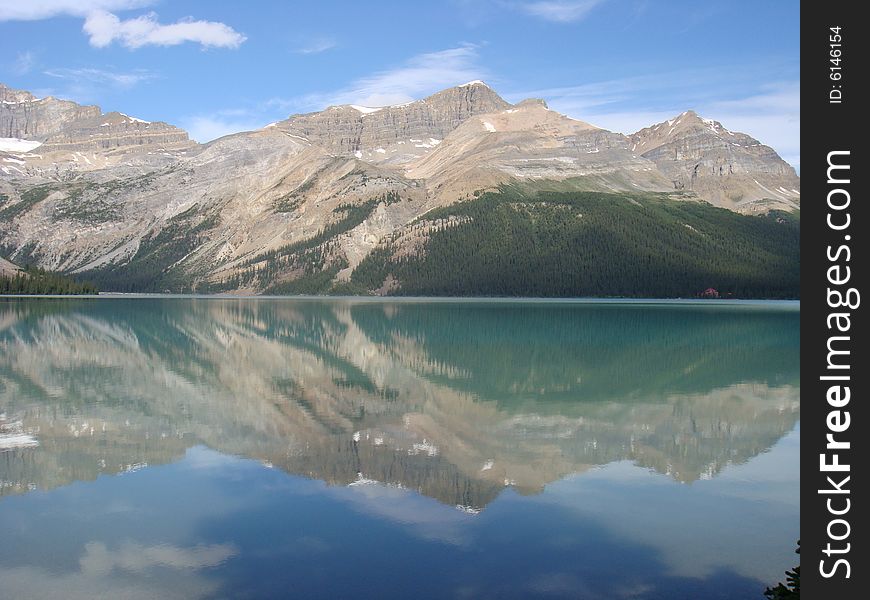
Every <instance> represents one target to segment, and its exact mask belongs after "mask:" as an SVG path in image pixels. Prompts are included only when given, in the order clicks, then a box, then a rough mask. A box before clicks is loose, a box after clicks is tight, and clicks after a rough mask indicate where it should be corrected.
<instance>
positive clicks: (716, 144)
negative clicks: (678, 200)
mask: <svg viewBox="0 0 870 600" xmlns="http://www.w3.org/2000/svg"><path fill="white" fill-rule="evenodd" d="M630 137H631V143H632V149H633V150H634V151H636V152H637V153H638V154H640V155H641V156H643V157H644V158H648V159H649V160H651V161H653V162H654V163H655V164H656V166H657V167H658V168H659V170H660V171H661V172H662V173H664V174H665V175H666V176H667V177H668V178H669V179H670V180H671V181H672V182H673V184H674V188H675V189H680V190H690V191H692V192H694V193H696V194H698V195H699V196H700V197H702V198H704V199H705V200H707V201H708V202H710V203H712V204H714V205H716V206H722V207H725V208H729V209H731V210H737V211H740V212H762V211H768V210H771V209H780V210H788V211H790V210H796V209H798V208H800V178H799V177H798V176H797V174H796V173H795V171H794V169H793V168H792V167H791V166H790V165H789V164H788V163H786V162H785V161H784V160H782V159H781V158H780V157H779V156H778V155H777V154H776V152H775V151H774V150H773V148H771V147H770V146H765V145H764V144H762V143H761V142H759V141H758V140H756V139H754V138H752V137H750V136H748V135H746V134H745V133H735V132H733V131H729V130H728V129H725V127H723V126H722V124H721V123H719V122H718V121H713V120H712V119H705V118H703V117H701V116H700V115H698V114H697V113H696V112H694V111H691V110H690V111H687V112H684V113H682V114H680V115H678V116H676V117H674V118H673V119H669V120H667V121H664V122H662V123H659V124H657V125H653V126H651V127H647V128H646V129H641V130H640V131H638V132H637V133H635V134H633V135H631V136H630Z"/></svg>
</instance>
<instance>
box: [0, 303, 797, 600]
mask: <svg viewBox="0 0 870 600" xmlns="http://www.w3.org/2000/svg"><path fill="white" fill-rule="evenodd" d="M799 343H800V338H799V308H798V306H797V305H795V304H782V303H754V304H736V305H723V304H718V303H707V304H703V303H702V304H695V305H691V304H674V303H670V304H642V303H627V304H626V303H615V304H614V303H610V304H608V303H565V302H391V301H377V302H372V301H368V302H359V301H350V300H286V299H241V300H239V299H213V298H212V299H190V298H187V299H183V298H138V299H137V298H121V299H105V298H101V299H66V300H60V299H28V300H10V299H5V300H3V299H0V532H2V534H0V539H2V543H0V597H3V598H73V599H74V598H94V597H101V598H133V599H135V598H269V597H297V598H312V597H324V598H349V597H355V598H363V597H376V598H429V597H432V598H454V597H455V598H510V597H517V598H529V597H542V598H560V597H566V598H593V599H594V598H602V599H609V598H640V599H654V598H661V599H680V598H686V599H689V598H705V599H710V598H747V599H752V598H757V599H758V600H761V598H762V595H761V592H762V591H763V589H764V587H765V586H766V585H770V584H773V583H775V582H776V581H778V580H781V579H782V578H783V571H785V570H786V569H788V568H790V567H791V566H793V565H794V564H796V558H797V556H796V555H795V554H794V553H793V550H794V546H795V542H796V540H797V539H798V537H799V529H798V517H799V511H800V505H799V501H798V487H799V474H798V467H799V460H798V450H799V443H800V432H799V425H798V421H799V416H800V377H799V359H798V356H799Z"/></svg>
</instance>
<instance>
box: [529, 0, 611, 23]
mask: <svg viewBox="0 0 870 600" xmlns="http://www.w3.org/2000/svg"><path fill="white" fill-rule="evenodd" d="M602 1H603V0H540V1H538V2H525V3H522V4H520V5H518V8H519V9H520V10H521V11H523V12H525V13H528V14H530V15H532V16H533V17H538V18H541V19H544V20H546V21H552V22H554V23H573V22H576V21H580V20H582V19H584V18H586V16H587V15H588V14H589V12H590V11H591V10H592V9H593V8H595V7H596V6H597V5H599V4H601V2H602Z"/></svg>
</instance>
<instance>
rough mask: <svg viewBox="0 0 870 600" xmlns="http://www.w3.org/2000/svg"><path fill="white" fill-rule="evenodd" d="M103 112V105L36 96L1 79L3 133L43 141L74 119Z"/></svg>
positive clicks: (89, 117)
mask: <svg viewBox="0 0 870 600" xmlns="http://www.w3.org/2000/svg"><path fill="white" fill-rule="evenodd" d="M99 116H100V107H98V106H81V105H79V104H76V103H75V102H70V101H69V100H58V99H57V98H51V97H49V98H41V99H40V98H36V97H34V96H33V94H31V93H30V92H25V91H21V90H13V89H12V88H9V87H7V86H5V85H3V84H2V83H0V137H5V138H19V139H32V140H39V141H41V140H42V139H43V138H45V137H46V136H49V135H51V134H53V133H57V132H59V131H62V130H63V129H64V128H65V127H67V126H68V125H70V124H72V123H76V122H78V121H82V120H85V119H91V118H95V117H99Z"/></svg>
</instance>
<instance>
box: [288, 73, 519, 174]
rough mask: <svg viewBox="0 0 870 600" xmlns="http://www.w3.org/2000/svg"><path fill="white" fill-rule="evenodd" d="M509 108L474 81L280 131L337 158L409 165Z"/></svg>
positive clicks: (330, 113)
mask: <svg viewBox="0 0 870 600" xmlns="http://www.w3.org/2000/svg"><path fill="white" fill-rule="evenodd" d="M508 108H510V104H508V103H507V102H505V101H504V100H503V99H502V98H501V97H499V95H498V94H496V93H495V91H493V90H492V88H490V87H489V86H487V85H486V84H484V83H483V82H480V81H474V82H471V83H467V84H465V85H461V86H457V87H454V88H450V89H448V90H444V91H442V92H438V93H437V94H433V95H432V96H429V97H428V98H424V99H423V100H417V101H415V102H409V103H407V104H402V105H398V106H384V107H381V108H369V107H365V106H356V105H344V106H331V107H329V108H327V109H326V110H324V111H321V112H316V113H310V114H305V115H294V116H292V117H290V118H289V119H287V120H286V121H281V122H280V123H277V124H276V127H278V128H280V129H282V130H284V131H287V132H289V133H292V134H293V135H297V136H300V137H303V138H305V139H306V140H308V141H310V142H311V143H313V144H317V145H319V146H322V147H323V148H326V149H327V150H329V151H330V152H333V153H336V154H343V155H356V156H357V158H364V159H366V160H368V161H371V162H390V163H406V162H409V161H411V160H413V159H415V158H417V157H419V156H422V155H423V154H425V153H426V152H427V151H428V150H430V149H431V148H434V147H435V146H437V145H438V144H439V143H440V142H441V140H443V139H444V138H445V137H446V136H447V135H448V134H449V133H450V132H451V131H453V130H454V129H456V128H457V127H458V126H459V125H460V124H461V123H462V122H463V121H465V120H466V119H468V118H469V117H472V116H474V115H479V114H484V113H491V112H497V111H501V110H505V109H508Z"/></svg>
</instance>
